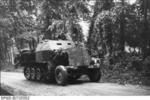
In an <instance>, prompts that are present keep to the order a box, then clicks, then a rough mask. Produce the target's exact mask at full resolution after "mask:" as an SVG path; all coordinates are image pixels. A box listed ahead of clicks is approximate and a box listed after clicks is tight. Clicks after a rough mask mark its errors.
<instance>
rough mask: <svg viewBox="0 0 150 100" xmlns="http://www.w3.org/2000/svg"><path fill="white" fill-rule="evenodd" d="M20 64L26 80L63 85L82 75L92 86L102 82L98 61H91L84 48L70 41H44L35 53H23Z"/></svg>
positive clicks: (33, 51) (28, 51) (31, 51)
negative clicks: (49, 81)
mask: <svg viewBox="0 0 150 100" xmlns="http://www.w3.org/2000/svg"><path fill="white" fill-rule="evenodd" d="M20 63H21V65H22V66H24V76H25V78H26V79H27V80H35V81H41V80H51V81H55V82H56V83H57V84H59V85H66V84H67V83H68V82H69V81H70V80H76V79H78V78H80V76H81V75H84V74H85V75H88V76H89V79H90V81H92V82H98V81H99V80H100V78H101V72H100V63H99V60H98V59H96V58H92V57H90V56H89V54H88V51H87V49H86V48H85V47H84V46H83V45H79V44H75V43H74V42H72V41H65V40H57V41H56V40H43V41H42V42H40V43H39V44H38V45H37V47H36V49H35V50H26V51H23V52H22V54H21V57H20Z"/></svg>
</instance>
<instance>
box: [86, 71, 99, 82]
mask: <svg viewBox="0 0 150 100" xmlns="http://www.w3.org/2000/svg"><path fill="white" fill-rule="evenodd" d="M88 76H89V79H90V81H91V82H99V80H100V79H101V71H100V69H94V70H91V71H90V72H89V74H88Z"/></svg>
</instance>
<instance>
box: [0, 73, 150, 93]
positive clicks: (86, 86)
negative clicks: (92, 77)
mask: <svg viewBox="0 0 150 100" xmlns="http://www.w3.org/2000/svg"><path fill="white" fill-rule="evenodd" d="M1 87H2V88H3V89H5V90H7V91H8V92H10V93H11V94H13V95H40V96H57V95H59V96H60V95H63V96H73V95H75V96H79V95H81V96H108V95H111V96H120V95H121V96H130V95H132V96H137V95H150V87H146V86H142V87H141V86H133V85H126V86H123V85H118V84H113V83H90V82H88V81H86V80H79V81H77V82H75V83H72V84H69V85H67V86H58V85H56V84H52V83H44V82H33V81H28V80H26V79H25V78H24V76H23V73H12V72H1Z"/></svg>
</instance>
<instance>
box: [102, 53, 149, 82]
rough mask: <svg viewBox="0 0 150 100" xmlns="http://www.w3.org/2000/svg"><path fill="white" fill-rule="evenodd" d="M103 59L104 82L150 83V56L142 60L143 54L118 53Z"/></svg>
mask: <svg viewBox="0 0 150 100" xmlns="http://www.w3.org/2000/svg"><path fill="white" fill-rule="evenodd" d="M106 59H107V60H106ZM103 60H104V63H103V65H102V66H101V67H102V68H101V70H102V81H103V82H114V83H116V82H117V83H119V84H137V85H150V81H149V79H150V62H149V61H150V57H147V58H146V59H145V60H142V56H141V55H132V54H129V53H118V54H117V55H114V56H112V57H109V58H105V59H103Z"/></svg>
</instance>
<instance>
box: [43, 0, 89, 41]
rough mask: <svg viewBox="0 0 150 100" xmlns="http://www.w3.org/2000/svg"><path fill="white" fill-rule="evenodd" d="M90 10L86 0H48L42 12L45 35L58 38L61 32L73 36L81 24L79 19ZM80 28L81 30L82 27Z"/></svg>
mask: <svg viewBox="0 0 150 100" xmlns="http://www.w3.org/2000/svg"><path fill="white" fill-rule="evenodd" d="M88 12H89V10H88V8H87V6H86V2H85V1H84V0H78V1H76V0H68V1H66V0H62V1H57V2H55V1H54V0H46V2H45V3H44V4H43V13H42V15H43V16H42V17H43V23H44V27H43V32H44V33H45V37H46V38H49V39H56V38H57V37H58V35H60V34H64V35H68V36H69V37H71V36H72V35H71V34H73V29H75V28H76V29H77V28H78V27H79V26H80V25H79V24H78V22H79V20H80V19H81V18H84V17H85V16H87V14H88ZM76 26H78V27H76ZM78 29H79V30H80V28H78ZM81 36H82V35H81Z"/></svg>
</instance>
